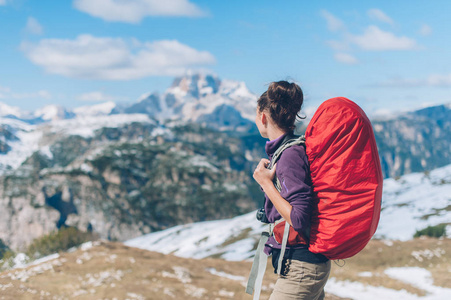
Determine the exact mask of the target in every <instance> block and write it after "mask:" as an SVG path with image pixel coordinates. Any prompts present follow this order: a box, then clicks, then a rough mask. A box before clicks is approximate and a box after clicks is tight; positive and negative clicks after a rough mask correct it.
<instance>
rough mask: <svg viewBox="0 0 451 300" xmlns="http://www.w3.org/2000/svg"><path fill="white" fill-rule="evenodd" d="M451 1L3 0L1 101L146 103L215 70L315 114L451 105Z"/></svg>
mask: <svg viewBox="0 0 451 300" xmlns="http://www.w3.org/2000/svg"><path fill="white" fill-rule="evenodd" d="M449 11H451V2H450V1H445V0H443V1H434V2H429V1H417V0H413V1H384V0H382V1H283V2H277V3H276V1H266V0H259V1H257V0H255V1H254V0H249V1H235V0H229V1H207V0H165V1H160V0H127V1H125V0H60V1H54V0H0V102H3V103H6V104H8V105H12V106H17V107H20V108H22V109H26V110H33V109H37V108H40V107H43V106H45V105H49V104H58V105H62V106H65V107H67V108H74V107H78V106H84V105H91V104H96V103H101V102H105V101H115V102H118V103H132V102H136V101H137V100H138V99H139V97H140V96H141V95H143V94H146V93H149V92H160V93H162V92H164V91H165V90H166V89H167V88H168V87H169V86H170V85H171V83H172V81H173V79H174V77H177V76H182V75H184V74H187V72H197V71H201V72H204V73H213V74H215V75H217V76H218V77H219V78H221V79H231V80H237V81H244V82H245V83H246V85H247V86H248V88H249V89H250V90H251V92H253V93H255V94H257V95H260V94H261V93H263V92H264V91H265V89H266V88H267V86H268V84H269V83H270V82H272V81H277V80H291V81H295V82H297V83H298V84H299V85H300V86H301V87H302V89H303V91H304V94H305V107H315V106H318V105H319V104H320V103H321V102H322V101H324V100H326V99H328V98H331V97H335V96H344V97H348V98H350V99H351V100H354V101H355V102H357V103H358V104H359V105H361V106H362V107H363V108H364V110H366V111H367V113H368V114H370V115H371V114H385V113H388V112H393V111H404V110H410V109H416V108H421V107H424V106H428V105H435V104H442V103H451V93H450V91H451V89H450V88H451V51H450V50H449V49H450V48H451V38H450V36H451V34H450V33H451V20H450V18H449V13H448V12H449Z"/></svg>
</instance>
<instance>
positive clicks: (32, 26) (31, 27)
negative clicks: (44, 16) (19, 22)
mask: <svg viewBox="0 0 451 300" xmlns="http://www.w3.org/2000/svg"><path fill="white" fill-rule="evenodd" d="M25 31H26V32H28V33H31V34H36V35H40V34H42V33H43V32H44V30H43V28H42V25H41V24H39V22H38V20H36V19H35V18H33V17H29V18H28V20H27V25H26V27H25Z"/></svg>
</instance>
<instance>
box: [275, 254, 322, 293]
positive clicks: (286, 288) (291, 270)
mask: <svg viewBox="0 0 451 300" xmlns="http://www.w3.org/2000/svg"><path fill="white" fill-rule="evenodd" d="M329 273H330V261H327V262H325V263H318V264H311V263H308V262H304V261H299V260H290V259H287V260H286V265H285V272H283V274H281V275H279V278H278V279H277V281H276V284H275V286H274V291H273V292H272V294H271V297H270V298H269V300H285V299H286V300H288V299H290V300H291V299H292V300H322V299H324V286H325V285H326V282H327V279H328V278H329Z"/></svg>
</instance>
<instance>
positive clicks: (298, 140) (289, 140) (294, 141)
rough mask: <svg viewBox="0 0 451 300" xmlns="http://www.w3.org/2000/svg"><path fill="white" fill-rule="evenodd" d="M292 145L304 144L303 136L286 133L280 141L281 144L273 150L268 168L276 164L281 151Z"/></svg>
mask: <svg viewBox="0 0 451 300" xmlns="http://www.w3.org/2000/svg"><path fill="white" fill-rule="evenodd" d="M294 145H305V136H304V135H301V136H296V135H287V136H286V137H285V138H284V140H283V141H282V144H281V145H280V146H279V148H277V150H276V152H274V155H273V156H272V159H271V163H270V165H269V169H272V167H273V166H274V165H275V164H276V162H277V161H278V160H279V158H280V156H281V155H282V152H283V151H285V150H286V149H288V148H290V147H291V146H294Z"/></svg>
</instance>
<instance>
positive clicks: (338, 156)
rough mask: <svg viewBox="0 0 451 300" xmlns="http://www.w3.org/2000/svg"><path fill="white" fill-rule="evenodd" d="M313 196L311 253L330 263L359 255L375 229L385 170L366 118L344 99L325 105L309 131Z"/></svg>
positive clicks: (379, 209) (353, 104)
mask: <svg viewBox="0 0 451 300" xmlns="http://www.w3.org/2000/svg"><path fill="white" fill-rule="evenodd" d="M305 138H306V152H307V156H308V160H309V163H310V171H311V176H312V182H313V190H314V193H315V200H316V201H315V205H314V208H313V214H312V224H311V226H312V227H311V232H310V245H309V250H310V251H311V252H314V253H321V254H323V255H325V256H326V257H328V258H329V259H345V258H348V257H351V256H353V255H355V254H357V253H358V252H359V251H360V250H362V249H363V248H364V247H365V246H366V244H367V243H368V242H369V240H370V239H371V237H372V236H373V234H374V233H375V231H376V228H377V224H378V222H379V215H380V211H381V198H382V182H383V178H382V171H381V165H380V161H379V155H378V152H377V146H376V140H375V138H374V133H373V129H372V127H371V123H370V121H369V119H368V117H367V116H366V115H365V113H364V112H363V110H362V109H361V108H360V107H359V106H358V105H357V104H355V103H354V102H352V101H351V100H349V99H346V98H343V97H337V98H332V99H329V100H327V101H325V102H324V103H323V104H321V106H320V107H319V108H318V110H317V111H316V112H315V114H314V116H313V118H312V120H311V121H310V123H309V125H308V126H307V130H306V133H305Z"/></svg>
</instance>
